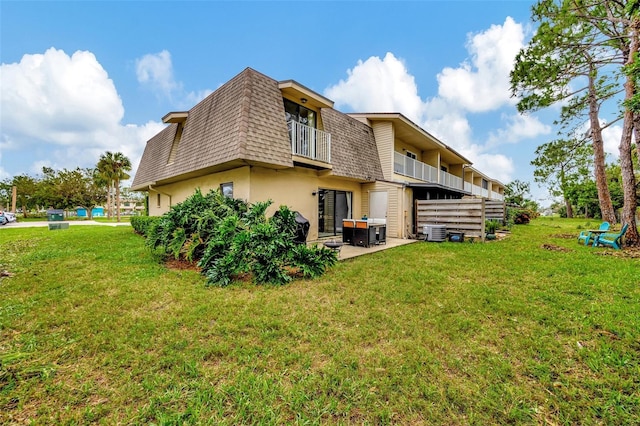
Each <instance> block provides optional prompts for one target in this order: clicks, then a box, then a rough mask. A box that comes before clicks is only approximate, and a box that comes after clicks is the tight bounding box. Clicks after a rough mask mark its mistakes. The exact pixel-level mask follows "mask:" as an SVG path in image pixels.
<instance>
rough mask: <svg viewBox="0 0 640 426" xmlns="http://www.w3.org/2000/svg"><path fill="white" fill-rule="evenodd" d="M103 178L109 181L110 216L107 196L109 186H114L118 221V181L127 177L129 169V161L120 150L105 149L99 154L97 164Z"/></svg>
mask: <svg viewBox="0 0 640 426" xmlns="http://www.w3.org/2000/svg"><path fill="white" fill-rule="evenodd" d="M97 168H98V170H99V173H100V175H101V176H102V178H103V179H105V180H106V181H107V182H109V185H108V187H109V195H108V196H107V200H108V201H107V204H108V213H107V214H108V215H109V216H111V203H110V201H109V197H110V194H111V188H113V187H115V188H116V217H117V218H118V219H117V220H118V222H120V181H122V180H126V179H129V178H130V176H129V175H128V174H127V172H128V171H131V161H130V160H129V159H128V158H127V157H126V156H125V155H124V154H123V153H121V152H116V153H113V152H110V151H107V152H105V153H104V154H102V155H101V156H100V160H99V161H98V166H97Z"/></svg>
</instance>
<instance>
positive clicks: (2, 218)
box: [0, 211, 16, 225]
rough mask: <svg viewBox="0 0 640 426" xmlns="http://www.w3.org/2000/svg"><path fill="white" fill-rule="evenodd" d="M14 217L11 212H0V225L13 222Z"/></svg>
mask: <svg viewBox="0 0 640 426" xmlns="http://www.w3.org/2000/svg"><path fill="white" fill-rule="evenodd" d="M15 221H16V215H15V214H14V213H11V212H2V211H0V225H4V224H6V223H9V222H15Z"/></svg>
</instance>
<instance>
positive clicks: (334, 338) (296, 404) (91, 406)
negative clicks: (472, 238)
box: [0, 219, 640, 425]
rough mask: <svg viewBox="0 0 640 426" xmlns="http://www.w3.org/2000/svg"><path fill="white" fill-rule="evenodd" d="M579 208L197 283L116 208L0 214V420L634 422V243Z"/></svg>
mask: <svg viewBox="0 0 640 426" xmlns="http://www.w3.org/2000/svg"><path fill="white" fill-rule="evenodd" d="M595 226H597V223H596V222H592V223H588V222H586V221H585V220H573V221H571V220H562V219H555V220H553V219H537V220H535V221H533V222H532V223H531V224H529V225H522V226H517V227H515V228H514V229H513V232H512V234H511V235H510V236H509V237H508V238H506V239H504V240H502V241H494V242H490V243H486V244H482V243H474V244H470V243H462V244H460V243H448V242H447V243H423V242H421V243H415V244H409V245H406V246H401V247H397V248H393V249H389V250H385V251H382V252H378V253H374V254H371V255H367V256H362V257H357V258H354V259H350V260H346V261H342V262H339V264H338V265H337V266H335V267H334V268H333V269H331V270H330V271H329V272H328V273H327V274H326V275H325V276H323V277H322V278H320V279H317V280H313V281H295V282H294V283H292V284H290V285H287V286H284V287H274V286H255V285H252V284H250V283H242V284H238V285H234V286H231V287H228V288H211V287H209V288H207V287H205V285H204V279H203V278H202V277H201V276H200V275H198V274H197V273H196V272H193V271H190V270H170V269H167V268H165V267H164V266H163V265H161V264H159V263H158V262H157V261H156V260H155V259H154V258H153V256H152V255H151V253H150V252H149V251H148V250H147V249H145V247H144V242H143V239H142V238H141V237H139V236H136V235H135V234H133V232H132V230H131V229H130V228H129V227H104V226H78V227H73V226H72V227H70V228H69V229H68V230H60V231H48V230H47V229H46V228H27V229H3V230H1V231H0V271H7V272H8V273H9V274H10V275H11V276H10V277H4V278H0V294H1V295H2V296H1V297H0V361H1V364H0V424H12V423H15V424H27V423H34V424H87V423H93V422H95V423H98V424H150V423H155V424H229V425H236V424H447V425H451V424H478V425H486V424H551V425H560V424H581V425H591V424H619V425H629V424H640V259H638V258H634V257H631V256H628V253H627V255H626V256H620V255H618V254H619V253H615V255H614V252H613V251H612V250H610V249H603V248H591V247H584V246H582V245H579V244H578V243H577V242H576V239H575V237H576V236H577V234H578V232H579V229H581V228H587V227H595Z"/></svg>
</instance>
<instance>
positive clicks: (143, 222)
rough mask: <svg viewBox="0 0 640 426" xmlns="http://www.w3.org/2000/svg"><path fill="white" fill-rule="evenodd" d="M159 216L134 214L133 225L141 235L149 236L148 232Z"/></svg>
mask: <svg viewBox="0 0 640 426" xmlns="http://www.w3.org/2000/svg"><path fill="white" fill-rule="evenodd" d="M158 219H159V218H158V217H157V216H132V217H131V227H132V228H133V230H134V231H136V232H137V233H138V234H140V235H144V236H145V237H146V236H147V233H148V231H149V229H150V228H151V226H152V225H153V223H154V222H157V221H158Z"/></svg>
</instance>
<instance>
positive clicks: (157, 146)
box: [132, 68, 293, 189]
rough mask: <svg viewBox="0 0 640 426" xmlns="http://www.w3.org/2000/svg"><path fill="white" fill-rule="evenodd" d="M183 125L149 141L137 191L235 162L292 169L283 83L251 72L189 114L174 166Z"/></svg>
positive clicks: (229, 83) (233, 81)
mask: <svg viewBox="0 0 640 426" xmlns="http://www.w3.org/2000/svg"><path fill="white" fill-rule="evenodd" d="M177 126H178V124H171V125H169V126H168V127H167V128H165V129H164V130H162V131H161V132H160V133H159V134H157V135H156V136H154V137H153V138H151V139H150V140H149V141H148V142H147V146H146V147H145V150H144V153H143V155H142V159H141V161H140V166H139V168H138V171H137V173H136V176H135V178H134V180H133V185H132V187H133V188H134V189H135V188H139V189H142V188H140V187H141V186H144V185H145V184H148V183H152V182H158V181H162V180H166V179H172V178H176V177H179V176H182V175H186V174H192V173H194V172H198V171H207V170H215V167H216V166H220V165H222V164H224V163H227V162H230V161H238V160H240V161H242V162H245V163H248V164H261V163H267V164H270V165H271V166H277V167H292V166H293V162H292V159H291V142H290V141H289V134H288V132H287V124H286V122H285V114H284V105H283V103H282V93H281V92H280V89H278V82H277V81H275V80H273V79H271V78H269V77H267V76H265V75H263V74H260V73H259V72H257V71H255V70H253V69H251V68H247V69H245V70H244V71H243V72H241V73H240V74H238V75H237V76H235V77H234V78H232V79H231V80H229V81H228V82H227V83H225V84H224V85H222V86H221V87H220V88H219V89H218V90H216V91H215V92H213V93H212V94H210V95H209V96H207V97H206V98H205V99H203V100H202V101H201V102H199V103H198V104H197V105H196V106H194V107H193V108H192V109H191V110H190V111H189V112H188V118H187V120H186V122H185V123H184V131H183V133H182V138H181V139H180V142H179V144H178V148H177V151H176V155H175V160H174V161H173V163H171V164H168V162H169V154H170V152H171V146H172V144H173V138H174V135H175V133H176V129H177Z"/></svg>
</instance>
